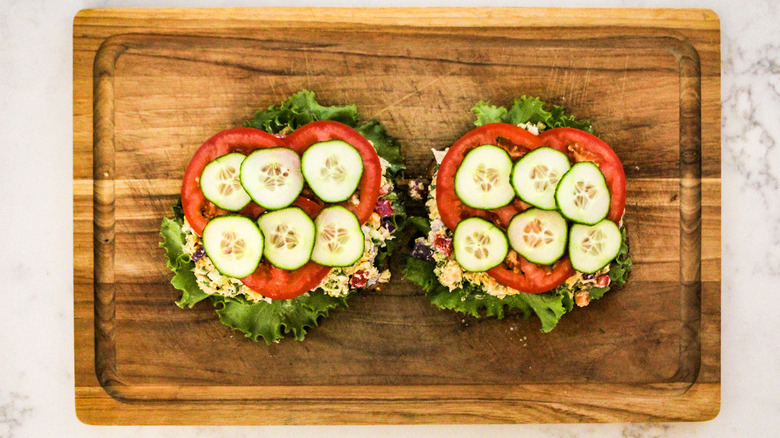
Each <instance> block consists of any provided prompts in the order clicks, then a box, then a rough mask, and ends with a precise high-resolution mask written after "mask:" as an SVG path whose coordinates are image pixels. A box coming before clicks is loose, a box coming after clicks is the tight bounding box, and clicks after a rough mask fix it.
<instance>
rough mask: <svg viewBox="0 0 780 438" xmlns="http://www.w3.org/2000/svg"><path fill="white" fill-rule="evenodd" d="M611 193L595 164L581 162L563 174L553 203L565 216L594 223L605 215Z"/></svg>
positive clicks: (579, 221)
mask: <svg viewBox="0 0 780 438" xmlns="http://www.w3.org/2000/svg"><path fill="white" fill-rule="evenodd" d="M609 202H610V194H609V189H608V188H607V180H606V179H605V178H604V174H603V173H601V170H600V169H599V168H598V166H596V165H595V164H594V163H592V162H590V161H582V162H580V163H577V164H575V165H574V166H572V167H571V169H569V171H568V172H566V175H563V178H561V180H560V182H558V187H557V188H556V190H555V203H556V204H557V205H558V209H559V210H560V211H561V214H563V216H564V217H565V218H566V219H569V220H570V221H573V222H577V223H581V224H585V225H593V224H595V223H597V222H599V221H600V220H602V219H604V218H605V217H607V213H609Z"/></svg>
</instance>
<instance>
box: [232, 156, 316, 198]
mask: <svg viewBox="0 0 780 438" xmlns="http://www.w3.org/2000/svg"><path fill="white" fill-rule="evenodd" d="M272 149H289V150H291V151H293V153H295V155H298V153H297V152H295V149H293V148H288V147H284V146H274V147H271V148H262V149H256V150H254V151H252V153H251V154H249V155H247V156H246V158H244V161H242V162H241V168H240V169H239V178H238V182H239V183H241V187H242V188H243V189H244V191H245V192H246V194H247V195H249V198H250V199H251V201H250V202H254V203H255V204H257V205H259V206H261V207H263V208H265V209H266V210H282V209H284V208H287V207H289V206H291V205H292V204H293V202H295V200H296V199H298V197H299V196H301V193H302V192H303V187H304V185H305V183H306V180H305V179H304V180H303V182H304V184H301V189H300V190H298V193H297V194H296V195H295V197H293V198H292V200H291V201H290V203H289V204H287V205H283V206H281V207H267V206H265V205H263V204H261V203H260V202H259V201H258V200H257V199H255V197H254V196H252V194H251V193H249V190H247V189H246V186H245V185H244V181H243V180H242V179H241V174H242V173H243V170H244V163H246V160H247V158H249V157H251V156H252V155H254V154H255V153H256V152H263V151H269V150H272ZM299 163H300V156H299ZM299 167H300V165H299ZM301 176H303V171H301ZM247 205H249V204H247ZM244 207H246V205H245V206H244ZM242 208H243V207H242Z"/></svg>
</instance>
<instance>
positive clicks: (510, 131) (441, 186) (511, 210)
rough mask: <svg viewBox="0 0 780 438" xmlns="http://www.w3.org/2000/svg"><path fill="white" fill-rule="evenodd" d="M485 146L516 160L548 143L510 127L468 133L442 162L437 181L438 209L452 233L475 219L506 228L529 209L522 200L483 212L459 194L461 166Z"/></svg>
mask: <svg viewBox="0 0 780 438" xmlns="http://www.w3.org/2000/svg"><path fill="white" fill-rule="evenodd" d="M484 144H492V145H497V146H499V147H502V148H504V149H506V150H507V151H509V152H510V155H512V156H516V155H517V154H518V152H520V151H522V150H526V151H527V150H531V149H536V148H538V147H540V146H544V143H542V142H541V141H540V140H539V138H537V137H536V136H535V135H533V134H531V133H530V132H528V131H526V130H525V129H523V128H519V127H517V126H514V125H510V124H507V123H489V124H487V125H482V126H480V127H478V128H475V129H472V130H471V131H469V132H467V133H466V135H464V136H463V137H461V138H460V139H459V140H458V141H456V142H455V144H453V145H452V146H451V147H450V150H449V151H448V152H447V155H446V156H445V157H444V160H442V162H441V165H440V166H439V173H438V175H437V177H436V205H437V207H438V208H439V214H440V215H441V220H442V222H444V225H445V226H447V228H449V229H450V230H455V227H456V226H457V225H458V223H459V222H460V221H461V220H463V219H466V218H468V217H472V216H479V217H482V218H485V219H487V220H490V221H492V222H499V223H501V224H503V225H504V226H506V225H508V224H509V219H511V218H512V216H514V215H515V214H517V213H518V212H520V211H522V210H524V209H525V208H526V207H523V206H522V203H520V202H519V200H516V202H513V203H511V204H509V205H507V206H506V207H501V208H499V209H495V210H480V209H476V208H471V207H468V206H467V205H465V204H464V203H463V202H461V200H460V198H458V195H456V194H455V173H456V172H457V171H458V167H460V163H461V162H462V161H463V158H464V157H465V156H466V154H467V153H468V152H469V151H470V150H472V149H474V148H476V147H477V146H482V145H484Z"/></svg>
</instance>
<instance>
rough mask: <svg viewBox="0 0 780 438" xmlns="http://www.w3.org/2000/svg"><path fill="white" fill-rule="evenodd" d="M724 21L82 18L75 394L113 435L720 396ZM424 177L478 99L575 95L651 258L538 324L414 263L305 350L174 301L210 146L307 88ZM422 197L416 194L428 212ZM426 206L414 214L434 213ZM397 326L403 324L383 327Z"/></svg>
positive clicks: (215, 15) (611, 13)
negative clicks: (428, 277) (446, 294)
mask: <svg viewBox="0 0 780 438" xmlns="http://www.w3.org/2000/svg"><path fill="white" fill-rule="evenodd" d="M719 38H720V36H719V23H718V20H717V17H716V16H715V14H714V13H712V12H710V11H704V10H625V9H612V10H598V9H586V10H569V9H515V8H508V9H507V8H482V9H468V8H445V9H441V8H430V9H338V8H332V9H296V8H282V9H277V8H274V9H268V8H257V9H99V10H85V11H81V12H80V13H79V14H78V15H77V16H76V18H75V20H74V41H73V44H74V57H73V60H74V78H73V81H74V103H73V108H74V133H73V138H74V151H73V154H74V169H73V184H74V304H75V314H74V318H75V361H76V363H75V370H76V388H75V396H76V409H77V414H78V416H79V418H80V419H81V420H82V421H84V422H87V423H94V424H334V423H339V424H340V423H359V424H377V423H486V422H490V423H496V422H500V423H505V422H613V421H698V420H706V419H710V418H713V417H714V416H715V415H717V413H718V411H719V409H720V275H721V272H720V91H719V90H720V39H719ZM301 88H307V89H311V90H314V91H315V92H317V96H318V99H319V100H320V101H321V102H322V103H324V104H349V103H354V104H356V105H357V106H358V109H359V111H360V114H361V116H362V117H363V118H364V119H365V120H368V119H378V120H380V121H381V122H382V123H383V124H385V125H386V126H387V128H388V130H389V132H390V134H391V135H393V136H395V137H397V138H398V139H399V141H400V142H401V143H402V147H403V152H404V153H405V155H406V158H407V160H406V161H407V167H408V169H407V175H408V176H412V177H414V176H424V175H425V174H426V171H427V168H428V166H429V164H430V161H431V154H430V148H438V149H441V148H444V147H447V146H448V145H450V144H451V143H452V142H453V141H454V140H456V139H457V138H458V137H460V136H461V135H462V134H463V133H465V132H466V131H467V130H468V129H469V128H470V126H472V121H473V116H472V114H471V113H470V112H469V108H471V106H473V105H474V104H475V103H476V102H478V101H479V100H490V101H492V102H493V103H495V104H503V105H507V104H509V103H511V99H512V98H513V97H518V96H520V95H523V94H526V95H533V96H539V97H541V98H542V99H543V100H545V101H548V102H552V103H557V104H561V105H564V106H565V107H566V108H567V110H568V111H569V112H571V113H572V114H576V115H577V116H578V117H581V118H587V119H590V120H592V122H593V124H594V127H595V128H596V130H597V131H598V132H599V134H600V135H601V136H602V138H604V139H605V141H607V143H609V144H610V145H611V146H612V147H613V148H614V149H615V150H616V151H617V153H618V154H619V155H620V157H621V159H622V160H623V162H624V166H625V170H626V175H627V179H628V187H627V189H628V198H627V214H626V223H627V227H628V231H629V239H630V243H631V256H632V259H633V261H634V264H635V265H634V266H635V269H634V272H633V274H632V277H631V280H630V282H629V284H628V285H627V286H626V287H625V288H624V289H622V290H620V291H617V292H615V293H611V294H608V295H607V296H606V297H605V298H603V299H602V300H599V301H598V302H595V303H593V304H592V305H591V306H589V307H588V308H585V309H580V310H576V311H574V312H572V314H570V315H566V317H564V318H563V320H562V321H561V323H560V324H559V326H558V327H557V328H556V329H555V330H554V331H553V332H552V333H549V334H542V333H540V332H539V322H538V321H535V320H530V321H523V320H522V319H520V318H515V317H510V318H507V319H504V320H500V321H499V320H495V319H492V320H491V319H488V320H479V321H478V320H474V319H472V318H468V317H463V316H461V315H458V314H454V313H452V312H445V311H439V310H437V309H436V308H434V307H433V306H432V305H431V304H430V303H429V302H428V300H427V299H426V298H425V297H424V294H423V293H422V291H421V290H419V288H417V287H415V286H414V285H412V284H411V283H409V282H408V281H406V280H405V279H403V276H402V275H401V272H400V266H398V265H396V266H395V267H394V269H393V271H394V277H393V280H392V282H391V284H390V285H389V286H388V287H387V288H385V289H383V290H382V291H379V292H371V293H366V294H363V295H359V296H356V297H354V298H352V299H351V300H350V307H349V308H348V309H344V310H338V311H334V312H333V313H332V314H331V317H329V318H328V319H327V320H325V321H324V322H323V323H322V324H321V326H320V327H318V328H316V329H314V330H312V331H311V332H310V334H309V335H308V336H307V339H306V341H305V342H303V343H299V342H294V341H291V340H286V341H283V342H282V343H280V344H277V345H272V346H265V345H264V344H256V343H253V342H252V341H250V340H247V339H245V338H243V336H242V335H241V334H240V333H238V332H234V331H231V330H230V329H229V328H227V327H225V326H223V325H221V324H220V323H219V321H218V320H217V318H216V315H215V314H214V312H213V309H212V308H211V306H210V305H209V304H208V303H201V304H200V305H197V306H196V307H195V308H194V309H191V310H186V311H185V310H181V309H179V308H178V307H176V306H175V305H174V304H173V301H174V300H175V299H177V298H178V296H177V291H176V290H174V289H173V288H172V286H171V285H170V283H169V280H170V277H171V274H170V273H169V272H168V270H167V268H166V267H165V263H164V259H163V254H162V251H161V250H160V249H159V248H158V247H157V243H158V241H159V235H158V231H159V224H160V221H161V219H162V217H163V216H164V215H168V214H169V211H170V206H171V205H172V204H173V203H174V202H176V199H177V196H178V192H179V188H180V181H181V176H182V174H183V171H184V168H185V166H186V164H187V161H188V160H189V158H190V156H191V155H192V153H193V151H194V150H195V149H196V148H197V147H198V146H199V145H200V144H201V143H202V142H203V141H204V140H205V139H207V138H208V137H210V136H211V135H212V134H214V133H215V132H217V131H219V130H221V129H224V128H227V127H231V126H237V125H239V124H240V123H241V122H242V121H243V120H245V119H247V118H250V117H251V116H252V114H253V112H254V111H255V110H257V109H260V108H264V107H267V106H269V105H271V104H276V103H278V102H279V101H281V100H283V99H284V98H286V97H287V96H289V95H290V94H292V93H294V92H295V91H297V90H299V89H301ZM410 207H411V208H412V209H414V208H415V206H410ZM419 207H420V206H419V205H418V206H416V208H419ZM377 333H382V334H383V335H382V336H377Z"/></svg>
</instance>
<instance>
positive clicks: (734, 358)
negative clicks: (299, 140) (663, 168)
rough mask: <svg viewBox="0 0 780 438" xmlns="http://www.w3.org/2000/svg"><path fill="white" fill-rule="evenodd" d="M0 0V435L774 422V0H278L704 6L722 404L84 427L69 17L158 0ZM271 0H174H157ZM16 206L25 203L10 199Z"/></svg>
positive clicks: (697, 429)
mask: <svg viewBox="0 0 780 438" xmlns="http://www.w3.org/2000/svg"><path fill="white" fill-rule="evenodd" d="M2 3H3V4H2V6H1V7H0V136H1V138H2V141H1V142H0V205H2V207H0V248H2V251H0V266H3V267H4V272H5V275H7V277H5V278H6V279H7V280H10V281H6V282H5V283H4V285H3V287H2V288H0V296H2V298H3V302H4V303H5V306H4V307H3V310H1V311H0V315H2V317H0V347H1V348H0V351H1V352H2V353H0V370H2V371H0V438H6V437H42V436H55V435H56V436H74V437H75V436H78V437H91V436H128V437H129V436H132V437H148V436H162V435H164V436H173V437H179V436H181V437H185V436H186V437H190V436H202V437H221V436H230V437H237V436H266V437H274V436H290V435H294V436H334V437H335V436H339V437H341V436H363V435H367V434H372V435H374V436H377V437H381V436H395V435H401V434H403V435H404V436H433V437H436V436H442V437H444V436H446V437H448V438H454V437H468V436H484V435H487V434H490V435H491V436H496V437H501V436H507V437H508V436H517V435H523V436H558V437H618V436H622V437H648V438H650V437H662V436H697V437H714V436H729V437H731V436H778V435H777V434H778V433H780V432H778V429H777V426H776V418H777V417H778V415H780V337H779V336H778V333H780V312H778V309H780V288H778V287H777V284H778V283H780V202H778V201H780V186H779V180H780V145H778V143H780V27H778V24H777V23H778V20H780V3H778V2H775V1H772V0H763V1H754V2H751V3H750V4H751V6H750V7H747V6H742V5H741V4H739V3H741V2H734V1H725V0H724V1H694V0H676V1H675V0H669V1H658V2H650V1H644V2H640V1H629V0H627V1H598V2H592V3H588V2H585V1H563V0H552V1H547V2H539V1H536V2H526V3H523V4H520V3H519V2H515V3H512V2H505V1H503V2H500V3H496V2H490V1H484V0H483V1H460V2H451V1H450V2H446V1H431V0H424V1H423V2H421V3H415V2H412V1H410V0H405V1H395V2H394V1H371V2H362V3H361V2H358V1H340V2H334V1H315V2H312V1H303V2H301V1H294V0H293V1H287V2H284V3H283V5H287V6H303V5H306V6H311V5H329V6H356V5H361V4H362V5H366V6H410V5H416V6H419V5H431V6H433V5H436V6H454V5H457V6H480V5H490V6H498V5H504V6H580V7H582V6H609V7H620V6H640V7H650V6H652V7H704V8H709V9H713V10H714V11H715V12H717V13H718V15H719V16H720V19H721V29H722V102H723V110H722V127H723V132H722V138H723V143H722V144H723V146H722V148H723V149H722V154H723V166H722V171H723V173H722V185H723V191H722V203H723V209H722V220H723V224H722V232H723V246H722V256H723V265H722V272H723V273H724V274H725V275H724V277H723V283H722V319H723V323H722V359H721V365H722V382H723V383H722V410H721V413H720V415H719V416H718V417H717V418H716V419H715V420H713V421H710V422H705V423H684V424H607V425H505V426H394V427H379V426H376V427H370V426H369V427H222V428H218V427H181V428H161V427H92V426H86V425H83V424H81V423H80V422H79V421H78V420H77V418H76V416H75V409H74V380H73V379H74V373H73V300H72V297H73V284H72V266H73V255H72V254H73V253H72V237H71V233H72V160H73V157H72V141H71V138H72V75H71V74H72V20H73V16H74V15H75V13H76V12H77V11H78V10H79V9H82V8H86V7H104V6H161V5H163V2H161V1H130V2H121V1H87V0H81V1H74V2H71V3H70V4H66V2H55V1H50V2H46V1H43V0H6V1H3V2H2ZM271 4H273V5H274V6H280V5H282V4H281V3H278V2H273V3H272V2H267V1H265V2H260V1H255V2H252V1H233V2H218V1H197V0H191V1H175V2H167V3H164V5H169V6H224V5H230V6H242V5H245V6H259V5H271ZM19 212H27V213H26V214H24V213H23V214H18V213H19Z"/></svg>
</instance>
